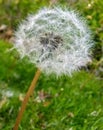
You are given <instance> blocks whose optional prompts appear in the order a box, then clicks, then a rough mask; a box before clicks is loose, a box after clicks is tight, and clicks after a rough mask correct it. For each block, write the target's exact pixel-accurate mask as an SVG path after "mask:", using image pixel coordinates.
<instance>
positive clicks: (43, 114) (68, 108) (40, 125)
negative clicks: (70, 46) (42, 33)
mask: <svg viewBox="0 0 103 130" xmlns="http://www.w3.org/2000/svg"><path fill="white" fill-rule="evenodd" d="M49 3H50V0H48V1H47V0H41V1H40V0H34V1H32V0H29V1H28V0H14V1H13V0H11V1H7V0H0V9H1V10H0V26H1V25H3V24H6V25H7V30H5V31H8V30H9V29H11V30H15V29H16V27H17V25H18V23H19V22H20V21H21V20H22V19H24V18H25V17H26V16H27V15H28V13H35V12H36V11H37V10H38V9H40V8H41V7H44V6H49ZM57 5H62V6H67V7H71V8H73V9H75V10H78V11H79V12H80V13H81V14H82V15H83V16H84V17H85V19H87V21H88V24H89V26H90V28H91V30H92V32H93V35H94V40H95V46H94V48H93V64H92V65H91V66H89V67H90V68H89V70H87V69H82V70H81V71H79V72H76V73H74V74H73V76H72V77H67V76H62V77H60V78H58V79H56V78H55V76H54V75H50V76H46V75H45V74H44V73H42V74H41V76H40V79H39V81H38V84H37V86H36V89H35V91H34V94H33V96H32V97H31V98H30V100H29V103H28V105H27V109H26V111H25V113H24V115H23V118H22V122H21V124H20V127H19V130H103V81H102V79H103V71H102V67H103V66H102V60H101V59H102V58H103V50H102V48H103V47H102V46H103V19H102V18H103V13H102V12H103V2H102V0H92V1H91V0H87V1H85V2H84V1H82V0H77V1H72V0H70V1H69V0H67V1H64V0H59V2H58V3H57ZM18 10H19V11H18ZM5 31H4V32H0V38H2V36H3V38H5V39H6V40H7V38H8V37H7V36H6V32H5ZM11 47H12V45H11V44H10V43H8V42H7V41H5V40H2V39H0V129H1V130H11V129H12V128H13V126H14V124H15V120H16V117H17V114H18V110H19V108H20V106H21V103H22V100H23V98H24V96H25V94H26V92H27V90H28V87H29V85H30V83H31V81H32V79H33V77H34V74H35V72H36V69H37V68H36V67H35V66H34V65H33V64H30V63H29V62H28V59H26V58H25V59H23V60H20V59H19V56H18V53H17V52H16V51H12V52H8V49H10V48H11ZM100 61H101V64H100V65H98V66H95V65H96V64H98V63H99V62H100Z"/></svg>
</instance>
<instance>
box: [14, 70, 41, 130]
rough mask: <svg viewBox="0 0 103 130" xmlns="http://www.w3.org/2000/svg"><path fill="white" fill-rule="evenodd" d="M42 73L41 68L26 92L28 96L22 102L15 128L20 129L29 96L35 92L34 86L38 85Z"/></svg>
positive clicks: (15, 129)
mask: <svg viewBox="0 0 103 130" xmlns="http://www.w3.org/2000/svg"><path fill="white" fill-rule="evenodd" d="M40 73H41V71H40V69H38V70H37V72H36V74H35V76H34V78H33V81H32V82H31V85H30V87H29V89H28V91H27V93H26V96H25V98H24V100H23V102H22V106H21V109H20V111H19V113H18V116H17V119H16V123H15V126H14V128H13V130H18V127H19V124H20V121H21V119H22V115H23V112H24V111H25V108H26V105H27V102H28V100H29V97H30V96H31V95H32V93H33V90H34V88H35V86H36V83H37V81H38V79H39V76H40Z"/></svg>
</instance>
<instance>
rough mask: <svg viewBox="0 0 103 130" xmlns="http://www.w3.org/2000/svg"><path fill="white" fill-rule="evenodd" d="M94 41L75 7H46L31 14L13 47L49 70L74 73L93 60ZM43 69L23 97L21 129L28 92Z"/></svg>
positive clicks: (23, 24) (49, 71) (16, 35)
mask: <svg viewBox="0 0 103 130" xmlns="http://www.w3.org/2000/svg"><path fill="white" fill-rule="evenodd" d="M92 45H93V43H92V40H91V33H90V30H89V29H88V26H87V25H86V22H85V20H84V19H83V18H81V17H80V16H79V15H78V14H77V13H76V12H75V11H71V10H69V11H68V10H67V9H62V8H57V7H54V8H44V9H41V10H40V11H39V12H38V13H37V14H35V15H29V16H28V17H27V19H26V20H25V21H23V22H22V23H21V24H20V25H19V27H18V30H17V31H16V32H15V44H14V48H16V49H17V50H18V52H19V53H20V56H21V58H23V57H25V56H27V57H28V59H29V60H30V62H31V63H33V64H35V65H36V66H37V67H38V68H40V70H41V71H43V72H45V73H46V74H51V73H55V74H56V75H57V76H60V75H62V74H65V75H71V74H72V73H73V72H74V71H77V70H79V68H80V67H82V66H85V65H86V64H87V63H88V62H90V61H91V53H90V49H91V47H92ZM40 70H39V69H38V71H37V73H36V76H35V78H34V80H33V82H32V84H31V86H30V88H29V91H28V92H27V94H26V97H25V98H24V102H23V104H22V107H21V110H20V112H19V115H18V118H17V121H16V124H15V127H14V130H17V129H18V125H19V123H20V120H21V117H22V114H23V111H24V109H25V107H26V103H27V101H28V99H29V96H30V95H31V93H32V92H33V89H34V86H35V84H36V82H37V80H38V78H39V75H40Z"/></svg>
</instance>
